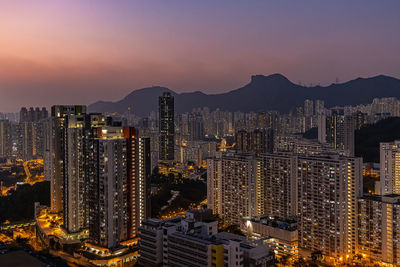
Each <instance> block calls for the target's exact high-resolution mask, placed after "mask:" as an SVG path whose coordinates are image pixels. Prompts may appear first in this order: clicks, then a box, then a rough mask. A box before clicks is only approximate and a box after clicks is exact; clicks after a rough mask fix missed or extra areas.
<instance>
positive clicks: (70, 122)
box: [63, 114, 92, 233]
mask: <svg viewBox="0 0 400 267" xmlns="http://www.w3.org/2000/svg"><path fill="white" fill-rule="evenodd" d="M90 123H91V121H90V115H86V114H83V115H68V116H66V117H65V130H64V138H65V140H64V142H65V148H64V153H65V154H64V156H63V165H64V166H63V169H64V171H63V215H64V228H65V229H66V230H67V231H68V232H70V233H76V232H80V231H82V230H84V229H87V228H88V220H89V209H88V208H89V207H88V196H89V192H88V187H89V168H88V164H89V161H88V154H89V151H90V150H91V148H90V145H91V144H90V141H91V138H92V132H91V131H92V128H91V124H90Z"/></svg>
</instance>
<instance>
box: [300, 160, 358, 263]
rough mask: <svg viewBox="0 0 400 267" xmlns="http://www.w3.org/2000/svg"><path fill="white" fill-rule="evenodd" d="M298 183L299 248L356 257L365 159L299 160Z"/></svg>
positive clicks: (329, 254) (332, 255) (338, 255)
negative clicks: (358, 199)
mask: <svg viewBox="0 0 400 267" xmlns="http://www.w3.org/2000/svg"><path fill="white" fill-rule="evenodd" d="M297 181H298V189H297V190H298V230H299V247H300V248H301V249H303V250H305V251H308V252H312V251H317V250H319V251H321V252H322V253H323V254H324V255H326V256H330V257H335V258H339V257H341V256H343V255H346V254H355V252H356V231H357V197H359V196H361V195H362V159H361V158H352V157H341V156H338V155H332V156H325V157H324V156H318V157H311V156H302V157H299V158H298V163H297Z"/></svg>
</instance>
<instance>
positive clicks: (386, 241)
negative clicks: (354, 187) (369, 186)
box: [357, 194, 400, 266]
mask: <svg viewBox="0 0 400 267" xmlns="http://www.w3.org/2000/svg"><path fill="white" fill-rule="evenodd" d="M357 213H358V232H357V243H358V251H357V252H358V254H361V255H362V256H363V257H364V258H366V259H367V260H368V261H369V262H370V264H371V265H373V264H379V263H385V264H387V265H389V266H390V265H394V266H399V265H400V245H399V244H398V242H397V240H398V238H399V236H400V195H397V194H390V195H384V196H364V197H362V198H359V199H358V211H357Z"/></svg>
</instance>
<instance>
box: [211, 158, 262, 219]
mask: <svg viewBox="0 0 400 267" xmlns="http://www.w3.org/2000/svg"><path fill="white" fill-rule="evenodd" d="M208 164H209V165H208V166H211V167H210V169H208V172H207V175H208V176H207V183H208V186H211V187H209V188H208V189H207V199H208V200H209V201H210V202H209V203H208V207H210V208H211V209H213V212H214V213H218V214H219V215H220V217H221V218H222V219H223V221H224V224H225V225H232V224H240V222H241V218H243V217H252V216H254V215H256V212H257V211H256V167H257V165H256V159H255V158H254V156H252V155H249V154H242V153H224V154H219V155H218V156H217V158H215V159H210V160H209V161H208Z"/></svg>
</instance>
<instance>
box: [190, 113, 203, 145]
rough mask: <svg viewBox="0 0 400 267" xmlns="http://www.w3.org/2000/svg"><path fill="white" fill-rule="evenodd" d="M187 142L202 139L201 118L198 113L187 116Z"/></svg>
mask: <svg viewBox="0 0 400 267" xmlns="http://www.w3.org/2000/svg"><path fill="white" fill-rule="evenodd" d="M188 130H189V140H191V141H199V140H203V139H204V125H203V117H202V116H201V115H200V114H199V113H192V114H189V116H188Z"/></svg>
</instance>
